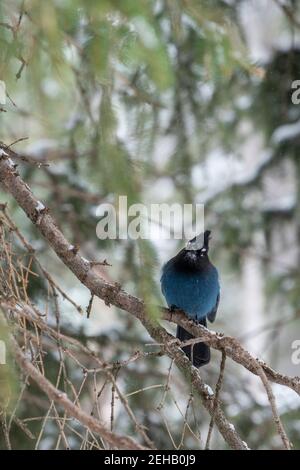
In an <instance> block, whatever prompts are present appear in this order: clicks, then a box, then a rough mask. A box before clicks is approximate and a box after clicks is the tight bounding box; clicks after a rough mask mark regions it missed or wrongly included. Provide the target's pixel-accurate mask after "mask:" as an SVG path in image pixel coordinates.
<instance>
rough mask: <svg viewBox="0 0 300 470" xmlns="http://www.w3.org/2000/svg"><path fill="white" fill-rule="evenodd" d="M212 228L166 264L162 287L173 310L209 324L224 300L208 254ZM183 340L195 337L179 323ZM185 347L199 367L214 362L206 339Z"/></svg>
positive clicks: (200, 322) (188, 354)
mask: <svg viewBox="0 0 300 470" xmlns="http://www.w3.org/2000/svg"><path fill="white" fill-rule="evenodd" d="M210 238H211V231H210V230H206V231H205V232H204V233H201V234H199V235H197V236H196V237H194V238H193V239H192V240H189V241H188V242H187V244H186V246H185V247H184V248H183V249H182V250H181V251H179V253H177V255H176V256H174V257H173V258H171V259H170V260H169V261H168V262H167V263H166V264H164V266H163V268H162V274H161V278H160V283H161V290H162V293H163V296H164V297H165V299H166V302H167V304H168V307H169V308H170V310H171V311H174V310H176V309H180V310H183V312H184V313H185V314H186V316H187V317H188V318H189V319H190V320H193V321H194V322H196V323H198V324H201V325H203V326H205V327H207V319H208V320H209V321H210V322H211V323H212V322H214V321H215V318H216V315H217V310H218V306H219V301H220V282H219V274H218V271H217V269H216V267H215V266H214V265H213V264H212V263H211V262H210V260H209V257H208V251H209V240H210ZM176 337H177V338H178V339H179V340H180V341H187V340H189V339H192V338H194V337H193V336H192V335H191V334H190V333H189V332H188V331H186V330H185V329H184V328H182V327H181V326H179V325H177V332H176ZM182 349H183V351H184V352H185V354H186V355H187V356H188V358H189V359H190V360H191V361H192V363H193V365H194V366H195V367H197V368H199V367H202V366H204V365H206V364H208V363H209V362H210V348H209V346H208V345H207V344H205V343H204V342H199V343H195V344H194V345H187V346H184V347H183V348H182Z"/></svg>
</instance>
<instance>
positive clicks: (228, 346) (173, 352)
mask: <svg viewBox="0 0 300 470" xmlns="http://www.w3.org/2000/svg"><path fill="white" fill-rule="evenodd" d="M3 150H4V152H5V153H4V154H3V153H2V156H1V157H0V183H1V184H2V186H3V188H4V189H5V190H6V191H7V192H9V193H10V194H11V195H12V196H13V197H14V198H15V200H16V201H17V202H18V204H19V205H20V207H21V208H22V209H23V210H24V211H25V213H26V214H27V216H28V217H29V219H30V220H31V221H32V222H33V223H34V224H35V225H36V227H37V229H38V230H39V231H40V233H41V234H42V235H43V236H44V237H45V239H46V240H47V241H48V243H49V244H50V245H51V247H52V248H53V249H54V251H55V252H56V254H57V255H58V257H59V258H60V259H61V260H62V261H63V263H64V264H65V265H66V266H67V267H68V268H69V269H70V270H71V271H72V272H73V273H74V274H75V276H76V277H77V278H78V279H79V280H80V281H81V282H82V284H83V285H85V286H86V287H87V288H88V289H89V290H90V291H91V293H92V294H93V295H96V296H98V297H99V298H101V299H102V300H104V302H105V303H106V304H113V305H115V306H116V307H118V308H121V309H123V310H125V311H127V312H129V313H131V314H132V315H134V316H135V317H136V318H138V319H139V320H140V322H141V323H142V324H143V325H144V327H145V328H146V329H147V331H148V333H149V334H150V336H152V338H153V339H154V340H155V341H156V342H159V343H162V344H163V345H164V346H163V347H164V350H165V351H166V353H167V354H168V355H169V357H171V358H172V359H174V362H175V363H176V365H177V366H178V367H179V368H180V369H181V370H182V371H184V372H185V373H187V372H188V373H189V374H190V377H191V381H192V384H193V386H194V388H195V389H196V390H197V392H198V393H199V396H200V397H201V400H202V403H203V405H204V407H205V408H206V409H207V410H208V412H209V413H210V415H211V416H213V417H214V420H215V423H216V426H217V427H218V429H219V431H220V433H221V434H222V435H223V437H224V439H225V441H226V442H227V443H228V445H229V446H230V447H231V448H233V449H247V448H248V447H247V444H246V443H244V442H243V441H242V440H241V438H240V436H239V435H238V434H237V432H236V431H235V429H234V428H233V426H232V425H231V423H229V422H228V420H227V418H226V417H225V415H224V413H223V411H222V409H221V407H220V403H219V402H217V404H216V403H215V401H214V400H213V398H214V396H211V395H210V394H209V393H208V390H207V386H206V384H205V383H204V382H203V380H202V378H201V376H200V374H199V371H198V370H197V369H195V368H194V367H193V366H192V365H191V363H190V361H189V360H188V358H187V357H186V355H185V354H184V353H183V351H182V350H181V349H180V347H179V346H178V344H177V343H176V342H175V341H174V337H173V336H172V335H170V334H169V333H168V332H167V331H166V330H165V329H164V328H163V327H162V326H161V325H159V324H158V323H154V322H153V321H152V320H151V319H149V318H148V317H147V314H146V306H145V304H144V302H143V301H142V300H140V299H138V298H136V297H134V296H132V295H130V294H128V293H126V292H124V291H123V290H122V289H120V287H119V286H116V285H112V284H110V283H108V282H106V281H105V280H104V279H103V278H101V277H100V276H99V274H98V273H97V272H95V271H94V270H93V266H92V264H91V263H90V262H88V261H87V260H86V259H84V258H83V257H81V256H80V254H79V253H77V252H74V250H71V249H70V244H69V243H68V241H67V240H66V239H65V237H64V235H63V234H62V232H61V231H60V230H59V228H58V227H57V225H56V222H55V220H54V219H53V217H52V216H51V215H50V214H49V211H48V209H47V208H45V207H44V206H43V204H41V203H40V202H39V201H38V200H37V199H36V198H35V197H34V195H33V193H32V191H31V189H30V188H29V187H28V185H27V184H26V183H25V182H24V181H23V180H22V178H21V177H20V175H19V174H18V173H17V171H16V168H15V166H14V164H13V162H12V161H11V159H10V158H9V156H10V151H9V149H7V148H6V147H4V148H3ZM14 156H15V154H14ZM161 310H162V314H163V318H164V319H166V320H169V321H173V322H175V323H177V324H179V325H181V326H183V327H184V328H185V329H187V330H188V331H189V332H190V333H192V334H193V335H194V336H198V337H200V338H202V339H203V341H205V342H207V343H208V344H209V345H210V346H212V347H213V348H215V349H218V350H220V351H222V352H223V351H224V352H225V353H226V355H227V356H228V357H230V358H232V359H233V360H234V361H235V362H237V363H239V364H241V365H243V366H244V367H245V368H246V369H248V370H249V371H250V372H252V373H254V374H256V375H260V373H259V372H258V370H259V368H258V364H259V367H261V368H262V370H263V371H264V373H265V375H266V377H267V378H268V380H271V381H273V382H276V383H279V384H281V385H286V386H288V387H290V388H291V389H293V390H294V391H296V392H297V393H298V394H299V393H300V379H299V378H298V377H294V378H292V377H287V376H284V375H281V374H278V373H277V372H275V371H273V370H272V369H271V368H270V367H269V366H267V365H266V364H265V363H263V362H262V361H257V360H256V359H255V358H254V357H252V356H251V355H250V353H249V352H248V351H246V350H245V349H244V348H243V347H242V346H241V345H240V343H239V342H238V341H237V340H236V339H235V338H231V337H229V336H224V335H222V334H217V333H215V332H213V331H209V330H207V329H206V328H204V327H202V326H199V325H195V324H194V323H192V322H190V321H189V320H188V319H187V318H186V316H185V315H184V314H183V313H182V312H175V313H171V312H170V311H169V310H168V309H161Z"/></svg>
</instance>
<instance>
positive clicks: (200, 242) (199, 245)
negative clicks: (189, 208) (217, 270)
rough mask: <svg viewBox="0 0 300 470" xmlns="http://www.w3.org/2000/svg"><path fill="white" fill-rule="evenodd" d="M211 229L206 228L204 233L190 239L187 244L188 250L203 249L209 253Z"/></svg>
mask: <svg viewBox="0 0 300 470" xmlns="http://www.w3.org/2000/svg"><path fill="white" fill-rule="evenodd" d="M210 234H211V231H210V230H205V232H204V233H200V234H199V235H197V236H196V237H194V238H192V240H189V241H188V242H187V245H186V248H185V249H186V250H188V251H192V250H194V251H199V250H200V251H201V252H203V253H208V249H209V240H210V238H211V237H210Z"/></svg>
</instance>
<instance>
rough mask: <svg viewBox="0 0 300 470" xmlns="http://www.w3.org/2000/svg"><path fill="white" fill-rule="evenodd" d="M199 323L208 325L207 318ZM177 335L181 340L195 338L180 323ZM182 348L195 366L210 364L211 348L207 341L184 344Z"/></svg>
mask: <svg viewBox="0 0 300 470" xmlns="http://www.w3.org/2000/svg"><path fill="white" fill-rule="evenodd" d="M198 323H199V324H200V325H203V326H205V327H206V318H204V319H202V320H200V321H199V322H198ZM176 336H177V338H178V339H180V341H187V340H189V339H193V338H194V336H193V335H191V334H190V333H189V332H188V331H186V330H185V329H184V328H182V327H181V326H179V325H177V333H176ZM182 350H183V351H184V352H185V354H186V355H187V357H188V358H189V360H190V361H192V363H193V365H194V366H195V367H202V366H205V364H208V363H209V361H210V348H209V346H207V344H205V343H195V344H193V345H191V346H190V345H189V346H184V347H183V348H182Z"/></svg>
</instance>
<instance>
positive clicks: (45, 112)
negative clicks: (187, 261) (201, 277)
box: [0, 0, 300, 449]
mask: <svg viewBox="0 0 300 470" xmlns="http://www.w3.org/2000/svg"><path fill="white" fill-rule="evenodd" d="M298 10H299V5H298V2H296V1H293V0H290V1H286V2H284V1H282V2H281V0H278V1H277V0H260V1H257V0H243V1H234V0H227V1H226V0H224V1H221V0H213V1H212V0H210V1H206V0H172V1H171V0H147V1H146V0H139V1H138V2H137V1H133V0H101V1H100V0H85V1H83V0H57V1H56V0H48V1H40V0H25V1H18V0H9V1H7V0H3V1H2V2H1V4H0V81H1V82H0V83H1V90H2V91H1V92H0V94H1V95H0V96H1V103H2V104H1V110H0V122H1V141H3V142H4V143H5V144H6V145H10V144H13V143H14V146H13V148H14V149H15V150H16V151H18V152H20V153H22V154H24V155H26V156H28V157H29V158H30V159H32V160H35V161H37V162H48V163H49V164H50V166H41V167H39V166H37V165H30V164H28V165H27V164H25V165H24V166H23V167H22V169H21V171H22V176H23V177H24V179H25V181H26V182H27V183H28V184H29V185H30V186H31V187H32V188H33V189H34V191H35V193H36V194H37V195H38V197H39V198H40V199H41V200H43V201H45V202H46V203H47V205H48V206H49V207H50V209H51V212H52V213H53V214H54V215H55V217H56V219H57V220H58V222H59V224H60V227H61V229H62V230H63V231H64V233H65V234H66V235H67V236H68V238H69V240H70V241H71V242H72V243H73V244H74V245H79V246H80V249H81V250H82V252H83V253H84V254H85V256H86V257H87V258H88V259H96V260H99V259H100V260H102V259H107V261H108V263H109V264H111V265H112V266H111V267H104V266H99V267H98V268H97V269H99V272H100V273H101V275H102V276H104V277H105V278H106V279H107V280H113V281H117V282H119V283H120V284H121V285H122V286H123V287H124V288H126V290H128V291H130V292H132V293H133V294H135V295H138V296H141V297H143V298H144V299H145V300H146V301H147V302H148V303H150V304H153V303H157V302H162V299H161V298H160V294H159V288H158V286H159V270H160V266H161V265H162V263H163V262H165V261H166V260H167V259H168V258H169V257H170V256H171V255H172V254H174V253H175V252H176V250H177V249H178V248H179V247H181V246H182V242H181V243H180V244H179V243H178V242H175V241H174V240H172V241H166V240H162V241H158V240H140V241H133V240H107V241H106V240H105V241H103V240H101V241H100V240H98V239H97V236H96V225H97V222H98V219H99V218H98V217H97V216H96V209H97V207H98V205H99V204H100V203H103V202H109V203H113V204H117V201H118V196H119V195H127V196H128V204H131V203H134V202H141V203H144V204H150V203H163V202H167V203H174V202H179V203H181V204H183V203H193V204H195V203H204V204H205V217H206V226H207V227H209V228H210V229H211V230H212V232H213V249H212V258H213V261H214V263H215V264H216V265H217V266H218V267H219V270H220V272H221V280H222V302H221V307H220V312H219V317H218V321H217V324H216V328H217V329H218V330H220V331H224V332H226V333H227V334H232V335H234V336H236V337H238V338H239V339H241V341H242V343H243V344H244V345H245V346H246V347H247V348H248V349H249V350H250V351H251V352H253V353H254V354H255V355H257V356H259V357H262V358H263V359H265V360H268V362H269V363H270V364H271V365H272V366H273V367H275V368H276V369H278V370H279V371H281V372H282V373H285V374H291V375H299V365H298V366H297V365H294V364H292V361H291V354H292V348H291V344H292V342H293V340H295V339H299V335H300V327H299V318H300V315H299V314H300V308H299V306H300V302H299V300H300V289H299V280H300V279H299V278H300V275H299V261H300V249H299V247H300V222H299V221H300V164H299V162H300V159H299V156H298V146H299V139H300V124H299V122H300V105H297V104H294V103H293V101H292V93H293V91H294V90H293V89H292V83H293V81H295V80H297V79H300V65H299V58H300V49H299V30H300V14H299V11H298ZM21 139H26V140H21ZM15 142H16V143H15ZM6 201H9V209H10V211H11V213H12V215H13V218H14V220H15V222H16V223H17V225H18V227H20V228H21V229H22V231H23V232H24V233H25V234H26V236H27V238H28V239H29V240H30V242H31V243H32V244H33V246H34V248H35V249H36V253H37V256H38V258H39V260H41V262H42V263H43V265H45V266H47V269H48V270H49V272H51V274H52V276H53V278H54V279H56V280H59V284H60V285H61V286H62V288H63V289H64V290H65V291H67V292H68V293H69V294H70V296H71V297H73V298H74V299H75V301H76V303H77V304H80V305H83V306H86V305H88V302H89V293H88V292H87V291H86V289H84V288H83V287H82V286H81V285H80V283H79V282H78V281H77V280H74V278H73V276H71V275H70V273H68V272H67V270H66V269H65V268H64V267H63V266H62V265H61V263H60V262H59V261H58V260H57V259H56V258H55V256H54V255H53V253H52V252H51V251H50V250H49V248H48V246H47V244H46V243H45V242H44V241H42V240H41V239H40V238H39V237H38V236H37V233H36V230H35V228H34V227H32V225H31V224H30V223H29V222H28V221H27V220H26V218H25V217H24V215H23V214H22V213H21V212H20V210H19V209H18V207H17V206H16V205H15V204H14V202H13V201H12V200H11V199H10V198H8V196H7V195H6V194H3V193H1V202H6ZM153 223H154V222H153ZM32 269H33V270H34V271H35V266H34V265H33V266H32ZM47 289H48V286H47V283H45V280H43V278H40V277H35V276H31V278H30V282H29V285H28V294H29V295H30V297H31V299H33V301H34V302H35V303H36V304H37V305H38V306H39V308H41V309H42V308H43V307H42V306H44V303H45V298H47V296H49V292H48V291H47ZM54 299H55V298H54ZM54 299H51V301H50V303H49V306H48V312H47V315H48V319H49V322H50V324H54V323H55V312H56V307H57V305H56V302H55V300H54ZM57 302H58V303H59V305H60V307H59V308H60V313H61V316H60V325H61V328H62V329H63V330H64V332H66V333H67V334H68V335H70V336H74V337H76V338H78V339H80V341H81V342H82V343H83V344H88V345H91V346H92V348H94V349H95V350H96V351H98V352H101V355H102V356H103V358H104V360H108V361H120V360H123V359H125V358H126V357H128V354H130V353H131V352H132V351H135V350H136V349H143V348H144V349H146V350H147V347H146V348H145V346H144V345H145V343H147V342H148V338H147V335H146V333H145V331H144V330H143V329H142V328H141V327H140V325H138V324H137V322H136V321H135V320H133V319H132V318H130V317H129V316H128V315H126V314H124V313H122V312H117V311H114V310H113V309H112V308H109V307H108V306H105V305H104V304H102V302H100V301H97V300H96V299H95V300H94V302H93V308H92V312H91V316H90V319H87V318H85V316H84V315H82V316H80V314H79V313H78V311H76V309H74V307H72V306H71V304H69V305H67V304H66V303H65V302H63V300H61V299H60V298H59V299H58V300H57ZM47 364H48V370H49V371H51V373H52V371H53V377H54V376H55V373H56V372H57V368H58V367H59V361H58V357H57V355H55V354H52V355H51V354H49V356H48V357H47ZM168 366H169V362H168V361H167V359H166V358H157V357H155V356H154V357H148V358H147V359H145V360H144V362H143V363H142V364H141V363H139V365H137V364H136V363H134V364H132V365H130V366H129V368H128V370H127V371H126V370H125V373H124V374H121V375H120V378H119V380H120V383H121V386H122V389H123V390H125V392H126V393H127V394H130V393H131V392H132V391H134V390H135V391H136V392H138V391H139V392H138V393H134V394H132V395H129V397H128V399H129V401H130V405H131V406H132V408H133V409H134V410H135V413H136V414H137V416H139V419H140V420H141V421H142V422H143V424H145V425H146V426H147V427H148V429H149V430H150V431H149V435H150V437H151V438H152V439H154V441H155V444H156V446H157V447H158V448H172V447H173V446H174V442H173V441H175V442H176V443H178V442H180V440H181V436H182V412H179V409H184V406H185V405H186V403H185V402H186V400H187V398H186V397H187V396H188V393H187V394H186V393H184V391H185V392H188V388H189V387H188V385H187V384H186V383H185V381H184V380H183V378H182V377H181V376H179V375H178V373H177V372H176V370H174V369H172V373H171V375H170V380H171V383H172V384H173V387H174V394H173V392H172V393H171V392H170V394H168V396H167V400H166V403H165V404H164V411H163V413H162V411H161V409H157V407H159V403H160V400H161V397H162V394H163V392H162V390H160V389H159V388H152V386H153V385H159V384H161V383H164V380H165V379H166V376H167V371H168ZM72 367H73V368H72ZM72 367H71V368H70V370H69V372H68V373H69V374H70V377H71V378H72V380H73V381H74V382H75V383H76V380H77V379H78V377H77V375H76V373H77V372H76V367H75V365H74V364H73V366H72ZM226 367H227V373H226V375H225V379H224V385H223V392H222V399H223V401H224V403H225V405H226V412H227V414H228V415H229V416H230V419H231V420H232V421H233V422H234V423H235V425H236V426H239V429H241V430H242V433H243V436H244V437H245V440H246V441H247V442H248V444H249V445H250V446H251V447H254V448H257V447H259V448H274V449H276V448H277V447H279V446H280V441H279V438H278V436H276V435H275V434H274V428H273V426H272V416H271V411H270V410H268V409H266V405H267V401H266V398H265V396H264V393H263V392H262V389H261V387H260V385H259V381H258V379H256V378H253V377H252V376H251V375H250V374H246V373H243V372H242V371H241V370H240V369H238V368H237V367H236V366H235V365H233V364H227V366H226ZM218 370H219V357H218V355H217V354H214V355H213V358H212V362H211V364H210V366H209V367H206V368H205V370H203V375H204V378H205V380H206V381H207V383H209V384H211V385H212V386H213V384H215V382H216V380H217V375H218ZM201 372H202V371H201ZM78 380H79V379H78ZM78 383H80V382H78ZM104 385H105V384H104ZM147 387H150V388H149V390H146V391H141V390H143V389H144V388H147ZM173 387H172V390H173ZM274 390H275V394H276V396H277V398H278V404H279V410H280V413H281V415H282V416H283V420H284V424H285V425H286V428H287V432H288V433H289V435H290V438H291V440H292V441H293V442H294V445H295V447H299V445H300V438H299V404H298V401H297V397H296V395H295V394H294V393H293V392H288V393H287V391H286V390H284V391H282V389H281V387H279V386H278V387H277V386H276V387H274ZM84 393H85V395H84V396H85V397H86V406H87V408H88V407H89V405H90V404H91V400H90V399H89V391H88V390H86V391H85V392H84ZM26 399H27V400H28V403H30V400H31V401H33V402H34V409H31V411H30V412H31V413H33V414H34V416H35V417H36V420H32V421H30V422H29V424H28V425H30V429H31V432H32V433H34V434H39V432H40V429H41V421H40V420H39V419H38V416H40V415H41V414H43V413H45V410H43V403H44V402H43V400H44V399H43V396H42V394H41V392H39V391H38V389H34V391H31V394H30V396H28V397H27V398H26V397H25V398H24V402H23V403H22V406H20V409H19V410H18V416H19V417H20V418H21V419H26V418H28V416H29V413H28V403H27V404H26ZM89 400H90V401H89ZM183 403H185V405H184V406H183ZM110 406H111V394H110V393H107V394H106V395H105V397H104V398H103V407H104V418H106V419H108V416H107V415H108V409H109V408H110ZM106 408H107V410H106ZM192 408H193V412H192V413H191V417H190V419H191V422H193V426H194V430H195V429H196V430H197V431H195V433H196V435H197V436H198V437H199V433H200V434H201V436H202V437H201V439H200V441H202V443H203V441H205V438H203V435H202V433H205V432H206V429H207V423H208V416H206V414H205V413H204V412H203V411H202V410H201V407H200V405H199V403H198V402H197V401H196V402H195V403H193V407H192ZM105 410H106V414H105ZM116 413H117V414H118V413H119V415H120V416H116V419H117V418H118V423H119V429H121V430H123V431H124V432H125V433H126V432H129V430H130V429H131V424H130V422H129V421H128V417H127V416H126V415H124V413H123V414H122V411H118V409H117V410H116ZM261 423H263V424H264V425H263V426H260V424H261ZM170 429H171V434H170ZM4 437H5V436H4ZM4 437H3V439H2V438H0V439H1V440H0V442H1V445H2V446H3V447H5V445H6V440H5V438H4ZM56 438H57V428H55V426H54V425H53V423H51V420H49V421H47V420H46V421H45V425H44V427H43V429H42V431H41V434H40V439H38V447H40V448H53V447H55V445H56V444H57V442H56ZM11 441H12V446H13V447H15V448H31V447H33V446H34V445H36V441H35V440H34V439H30V438H29V437H28V435H26V433H24V432H22V430H20V428H17V427H16V428H14V427H12V430H11ZM59 445H61V446H63V444H62V443H59ZM80 445H81V438H80V437H78V436H77V437H76V434H74V435H73V437H72V448H79V447H80ZM200 446H201V445H200ZM213 446H214V447H217V448H223V447H224V446H225V444H224V443H223V441H222V439H221V438H220V436H218V434H217V433H216V434H214V435H213ZM182 447H185V448H199V440H198V438H196V437H195V436H194V435H193V434H192V433H191V432H187V434H186V436H184V439H183V442H182Z"/></svg>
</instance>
